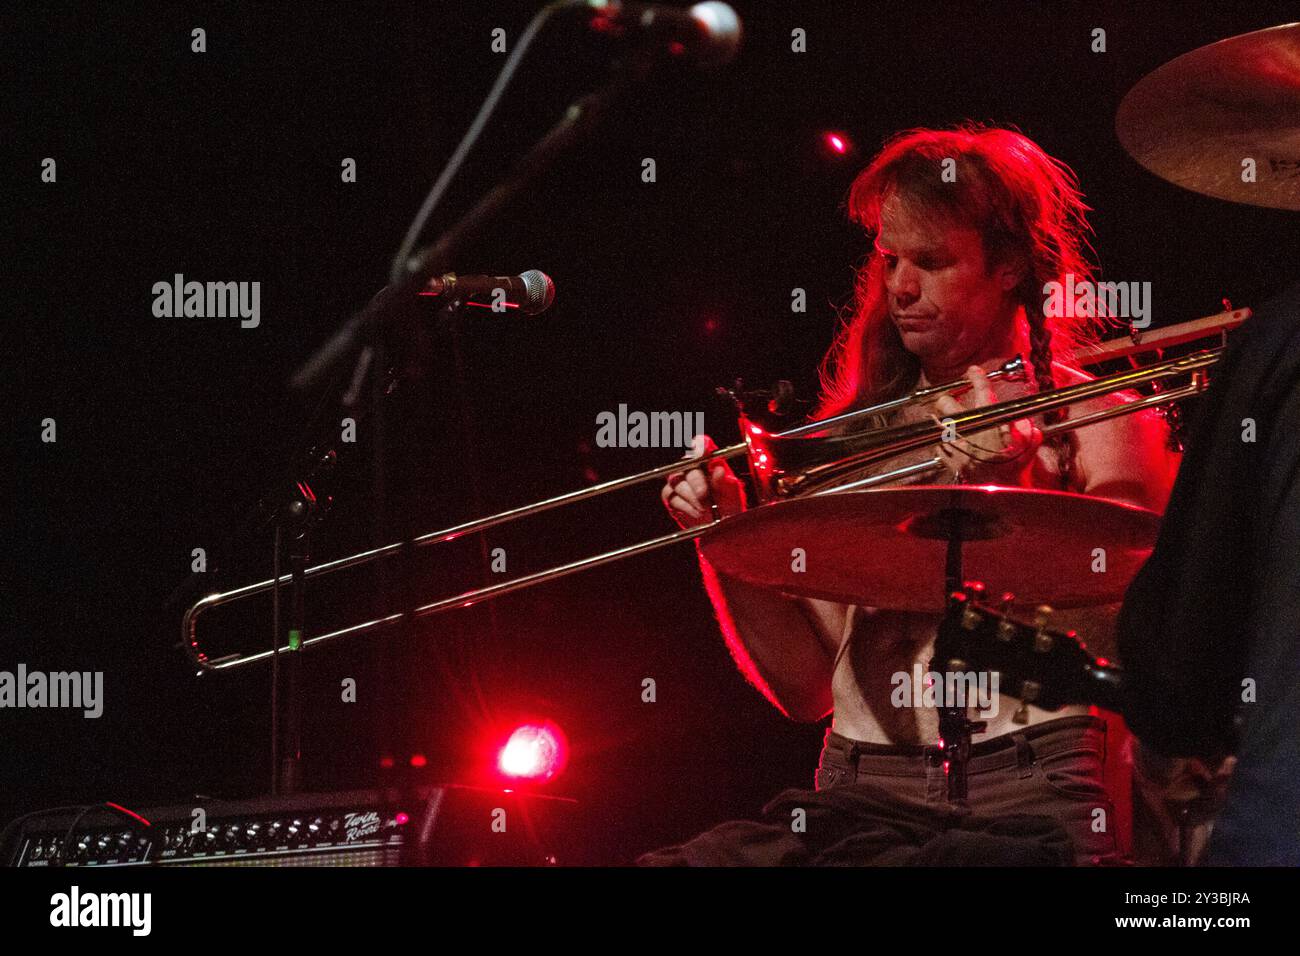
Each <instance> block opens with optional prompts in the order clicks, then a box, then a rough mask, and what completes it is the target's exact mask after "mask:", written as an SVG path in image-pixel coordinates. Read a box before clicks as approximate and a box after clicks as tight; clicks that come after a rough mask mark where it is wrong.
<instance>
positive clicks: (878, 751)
mask: <svg viewBox="0 0 1300 956" xmlns="http://www.w3.org/2000/svg"><path fill="white" fill-rule="evenodd" d="M940 753H941V752H940V750H939V748H938V747H923V746H915V747H896V746H888V745H884V744H869V743H860V742H857V741H853V740H850V739H849V738H847V737H842V736H840V735H839V734H837V733H835V732H834V731H831V730H828V731H826V740H825V744H824V745H823V747H822V754H821V761H820V762H819V764H818V767H817V776H816V786H817V789H818V790H825V789H828V788H831V787H838V786H843V785H845V784H853V783H862V784H874V785H875V786H878V787H880V788H882V789H885V790H888V791H889V792H890V793H891V794H893V795H894V796H895V797H896V798H897V800H898V802H899V803H900V804H904V803H906V804H910V805H912V806H916V807H928V808H932V809H939V808H947V806H948V797H947V792H948V791H947V787H948V781H947V777H946V776H945V774H944V770H943V761H942V757H941V755H940ZM1105 759H1106V724H1105V722H1104V721H1102V720H1100V719H1099V718H1096V717H1090V716H1077V717H1062V718H1060V719H1059V720H1049V721H1045V722H1044V723H1041V724H1035V725H1034V726H1032V727H1026V728H1025V729H1024V730H1021V731H1017V732H1015V733H1010V734H1003V735H1002V736H999V737H994V738H992V739H991V740H985V741H981V742H980V743H977V744H974V745H973V746H972V748H971V760H970V764H969V767H968V771H967V784H968V792H969V796H968V799H967V803H968V805H969V807H970V812H971V813H972V814H977V815H979V816H984V817H1006V816H1011V815H1016V814H1032V815H1038V816H1047V817H1052V818H1053V819H1055V820H1056V821H1057V822H1058V823H1059V824H1060V825H1061V828H1062V829H1064V830H1065V832H1066V835H1067V836H1068V837H1069V838H1070V842H1071V844H1073V846H1074V851H1075V859H1076V862H1077V863H1079V864H1081V865H1099V864H1112V863H1116V862H1118V857H1119V851H1118V846H1119V844H1118V841H1117V839H1116V830H1115V828H1116V827H1117V826H1118V821H1117V819H1116V817H1115V808H1114V806H1113V804H1112V803H1111V801H1110V799H1109V797H1108V796H1107V794H1106V789H1105V786H1104V785H1103V775H1102V765H1103V764H1104V762H1105Z"/></svg>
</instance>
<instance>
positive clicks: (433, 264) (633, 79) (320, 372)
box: [289, 51, 654, 392]
mask: <svg viewBox="0 0 1300 956" xmlns="http://www.w3.org/2000/svg"><path fill="white" fill-rule="evenodd" d="M653 63H654V58H653V57H652V56H651V55H650V54H649V52H648V51H643V52H641V53H639V54H634V55H633V56H632V57H631V58H630V59H629V60H628V61H627V62H626V63H624V64H620V65H618V66H617V67H616V69H615V71H614V76H613V78H612V79H611V80H610V82H609V83H607V84H606V85H605V86H603V87H601V88H600V89H598V90H596V91H594V92H592V93H588V94H587V95H586V96H584V97H582V98H581V99H579V100H577V101H575V102H574V103H572V104H570V106H569V108H568V109H567V110H565V112H564V116H563V118H562V119H561V120H560V121H559V122H558V123H556V124H555V125H554V126H552V127H551V129H550V130H549V131H548V132H547V133H546V135H545V136H543V137H542V138H541V139H540V140H538V141H537V142H536V143H535V144H534V145H533V146H532V148H531V149H529V151H528V152H527V153H526V154H525V155H524V157H523V158H522V159H521V160H520V161H519V163H518V164H517V165H516V166H515V168H514V169H513V170H512V171H511V173H510V175H509V176H508V177H507V178H506V179H504V180H502V181H501V182H500V183H498V184H497V185H496V186H494V187H493V188H492V189H491V190H489V191H488V192H487V193H486V194H485V195H484V196H483V197H482V198H481V199H480V200H479V201H478V202H477V203H475V204H474V206H473V208H471V209H470V210H469V211H468V212H467V213H465V215H463V216H462V217H461V218H460V219H459V220H458V221H457V222H456V223H455V224H454V225H452V226H451V228H449V229H448V230H447V231H446V232H444V233H443V234H442V235H441V236H440V237H439V238H438V240H437V241H436V242H434V243H431V244H430V245H427V246H425V247H424V248H423V249H420V250H419V251H417V252H416V253H415V255H413V256H411V258H410V259H409V260H407V261H406V262H404V263H394V267H393V270H392V273H391V274H390V276H389V285H388V288H387V289H386V290H385V291H386V292H387V294H386V295H380V296H377V297H376V298H375V299H373V300H372V301H371V302H370V304H369V305H367V306H366V307H365V308H363V309H362V310H361V311H359V312H357V313H355V314H354V315H353V316H352V317H351V318H349V319H348V320H347V321H346V322H345V323H344V324H343V325H342V326H341V327H340V328H339V330H338V331H337V332H336V333H335V334H334V335H333V336H332V337H331V338H330V339H329V340H328V341H327V342H326V343H325V344H324V345H322V346H321V347H320V348H318V349H317V350H316V352H315V353H313V354H312V356H311V357H310V358H309V359H308V360H307V361H306V362H304V363H303V364H302V366H301V367H300V368H299V369H298V370H297V372H295V373H294V375H293V377H292V378H291V379H290V382H289V385H290V387H291V388H292V389H294V390H295V391H300V392H301V391H307V390H310V389H312V388H313V387H315V386H316V385H318V384H319V383H320V382H321V381H322V380H323V379H324V378H325V376H327V375H328V374H329V372H330V370H331V369H332V368H334V366H335V365H337V364H338V363H339V362H341V361H342V360H343V359H344V357H345V356H347V355H349V354H351V353H352V352H353V351H354V350H355V349H356V348H357V345H358V343H359V342H360V341H361V340H362V338H363V336H364V334H365V332H366V330H368V329H369V328H370V327H372V326H375V325H381V324H387V323H388V322H389V320H390V318H391V316H392V314H393V312H394V310H395V309H396V308H397V307H399V306H400V304H401V303H402V302H405V301H407V300H408V299H409V298H410V297H412V296H415V295H418V294H419V292H420V290H421V289H423V288H424V287H425V286H427V285H428V284H429V280H430V279H432V278H434V277H435V276H438V275H441V274H442V273H444V272H446V271H447V269H448V264H449V262H450V260H451V259H452V258H453V256H455V255H456V253H458V252H459V251H460V250H461V249H462V248H463V247H464V246H465V245H466V244H467V243H469V242H470V241H471V240H473V239H475V238H477V237H478V236H479V234H480V233H481V232H482V231H483V228H484V226H485V225H486V224H487V223H488V222H489V221H490V220H492V219H494V218H496V217H497V216H498V215H499V214H500V213H501V212H502V210H504V209H505V208H506V207H507V206H508V205H509V204H510V203H511V202H512V201H513V200H514V199H515V197H516V196H518V195H519V194H520V193H522V192H523V191H524V189H525V188H526V187H527V186H529V185H531V184H532V183H533V182H535V181H536V180H537V179H538V178H539V177H540V176H541V174H542V173H543V172H545V171H546V170H547V169H549V168H550V167H551V166H552V165H554V163H555V161H556V159H558V158H559V157H560V156H561V155H562V154H563V153H565V152H566V151H568V150H569V149H570V148H571V147H572V146H574V145H575V144H576V143H578V142H580V141H581V140H582V139H583V138H584V137H586V136H588V135H590V133H591V132H592V131H593V130H594V129H595V128H596V126H597V124H598V123H599V122H600V120H601V118H602V117H603V116H604V115H605V113H606V112H608V110H609V107H610V105H611V104H612V103H613V102H614V101H615V100H617V99H618V98H619V97H620V96H622V95H623V93H624V92H625V91H626V90H627V89H628V88H629V87H631V86H632V85H633V84H635V83H638V82H640V81H641V80H643V79H644V78H645V76H646V74H647V73H648V72H649V71H650V68H651V66H652V65H653Z"/></svg>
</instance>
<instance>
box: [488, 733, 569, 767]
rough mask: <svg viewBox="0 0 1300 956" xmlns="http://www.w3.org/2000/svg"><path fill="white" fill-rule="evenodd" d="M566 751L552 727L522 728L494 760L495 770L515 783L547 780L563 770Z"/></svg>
mask: <svg viewBox="0 0 1300 956" xmlns="http://www.w3.org/2000/svg"><path fill="white" fill-rule="evenodd" d="M568 751H569V747H568V744H567V742H566V741H565V739H564V733H563V732H562V731H561V730H560V728H559V727H557V726H556V725H555V724H553V723H550V722H549V721H548V722H546V723H540V724H523V725H521V726H519V727H517V728H515V730H514V732H513V733H511V735H510V739H509V740H507V741H506V744H505V746H504V747H502V748H501V752H500V754H498V756H497V769H498V770H499V771H500V772H501V773H502V774H503V775H504V776H506V777H510V778H511V779H514V780H532V781H542V780H550V779H552V778H553V777H555V776H557V775H558V774H559V773H560V771H562V770H563V769H564V765H565V763H566V762H567V761H568Z"/></svg>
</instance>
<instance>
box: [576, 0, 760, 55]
mask: <svg viewBox="0 0 1300 956" xmlns="http://www.w3.org/2000/svg"><path fill="white" fill-rule="evenodd" d="M586 4H587V6H589V7H591V8H592V9H593V10H595V11H596V16H595V18H594V19H593V20H592V26H593V27H594V28H596V29H598V30H611V29H612V30H635V31H638V32H641V33H648V34H657V35H658V36H659V37H660V38H661V39H662V40H663V41H665V42H666V43H669V44H672V43H675V44H679V45H680V46H681V47H682V48H683V49H684V51H685V52H687V53H689V54H690V55H691V57H693V58H694V59H695V61H696V62H697V63H699V64H700V65H701V66H704V67H715V66H724V65H726V64H727V63H730V62H731V61H732V60H734V59H735V58H736V54H737V52H739V50H740V32H741V31H740V17H738V16H737V15H736V11H735V10H733V9H731V7H729V6H727V4H725V3H718V2H716V0H709V2H707V3H697V4H696V5H695V6H693V7H691V8H690V9H689V10H683V9H681V8H680V7H668V6H664V5H663V4H659V3H622V2H620V0H586Z"/></svg>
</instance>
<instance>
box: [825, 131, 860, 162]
mask: <svg viewBox="0 0 1300 956" xmlns="http://www.w3.org/2000/svg"><path fill="white" fill-rule="evenodd" d="M823 140H824V142H825V143H826V148H827V149H829V150H830V151H831V152H832V153H834V154H835V155H837V156H846V155H848V153H849V151H850V150H851V149H853V144H852V143H851V142H850V141H849V138H848V137H847V136H845V135H844V134H843V133H826V134H825V135H824V137H823Z"/></svg>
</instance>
